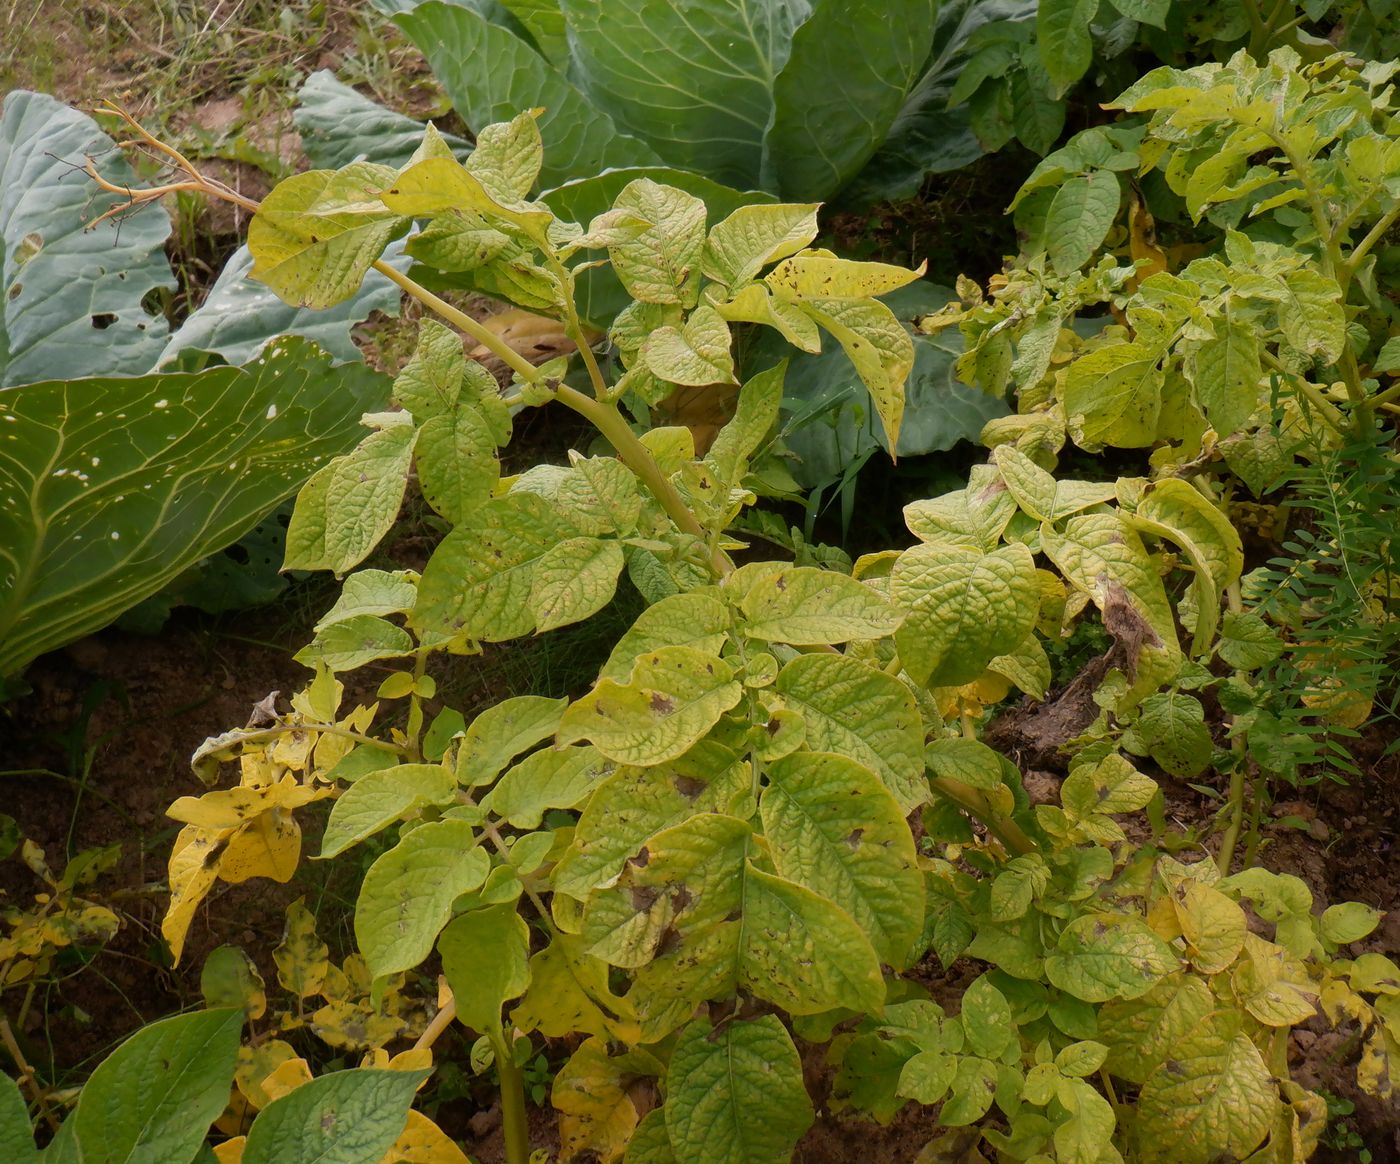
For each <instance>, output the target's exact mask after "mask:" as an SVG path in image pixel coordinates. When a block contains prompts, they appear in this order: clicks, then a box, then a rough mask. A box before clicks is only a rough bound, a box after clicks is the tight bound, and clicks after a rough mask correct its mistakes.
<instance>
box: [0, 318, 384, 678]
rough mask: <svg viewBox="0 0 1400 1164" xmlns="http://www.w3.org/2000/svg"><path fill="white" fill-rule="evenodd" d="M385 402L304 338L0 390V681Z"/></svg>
mask: <svg viewBox="0 0 1400 1164" xmlns="http://www.w3.org/2000/svg"><path fill="white" fill-rule="evenodd" d="M387 395H388V379H387V377H385V376H383V375H381V374H379V373H377V372H373V371H370V370H369V369H368V368H365V367H364V366H362V365H343V366H339V367H337V366H333V365H332V364H331V362H330V360H329V359H328V358H327V357H326V356H325V354H324V353H322V352H320V351H319V350H318V349H317V348H315V347H314V346H313V345H311V344H309V343H307V342H306V341H304V340H302V339H297V338H289V339H281V340H277V341H276V342H274V343H273V344H272V345H270V346H269V347H268V348H267V349H265V350H264V352H263V354H262V355H261V356H260V357H259V358H258V359H257V360H255V361H254V362H253V363H252V364H250V365H249V366H247V367H244V368H233V367H219V368H212V369H209V370H207V371H204V372H197V373H169V374H164V375H147V376H140V377H94V378H89V379H84V380H78V381H53V382H48V383H39V384H28V385H24V386H23V387H19V388H12V389H8V390H5V391H3V392H0V677H4V676H13V675H15V674H17V673H18V672H19V671H20V669H21V668H23V667H24V666H25V665H26V664H27V663H29V662H30V661H31V660H32V659H34V658H35V657H37V656H38V655H40V654H42V653H43V652H45V651H49V650H52V649H54V648H55V647H59V646H62V645H63V644H65V643H68V642H71V641H73V640H74V639H77V638H80V637H81V636H82V635H84V634H87V633H89V632H91V631H94V630H97V629H98V628H100V627H102V626H105V625H106V624H107V623H109V622H111V621H112V620H113V619H114V618H116V617H117V615H119V614H121V613H122V612H123V611H124V610H126V609H127V608H129V607H131V606H134V605H135V604H136V603H138V602H140V601H141V600H142V599H144V598H146V597H147V596H149V595H151V594H153V593H155V592H156V591H157V590H159V589H160V588H161V587H162V586H163V585H164V584H165V583H166V582H167V581H169V580H170V579H172V578H174V577H176V576H177V575H179V574H180V573H181V572H182V571H184V570H185V569H186V568H188V567H189V566H190V565H192V564H193V563H194V562H196V561H198V560H199V559H200V558H203V557H204V556H205V555H207V554H210V553H213V552H214V551H215V550H218V549H221V548H222V547H224V546H226V545H228V544H229V543H230V542H232V541H234V540H235V539H236V538H237V537H238V536H239V535H240V534H242V533H243V532H244V531H245V530H247V529H248V528H249V527H250V526H252V525H253V524H254V523H255V522H256V521H257V520H258V518H260V517H261V516H262V515H263V514H265V513H267V512H268V510H270V509H271V508H272V507H273V506H275V505H277V504H278V502H280V501H282V500H283V499H284V498H286V497H288V496H290V495H291V494H292V493H294V492H295V491H296V490H297V489H298V488H300V486H301V484H302V483H303V482H304V481H305V480H306V479H307V477H308V476H310V474H311V473H312V472H313V471H314V469H315V468H316V466H317V465H319V464H323V463H324V462H325V461H326V460H328V459H329V458H330V457H333V456H335V455H337V454H339V453H342V452H344V451H345V450H346V449H348V448H349V447H351V446H352V445H353V444H354V443H355V441H356V440H357V438H358V436H359V429H358V421H359V418H360V416H361V415H362V414H363V413H364V412H366V411H368V410H372V409H375V408H379V407H381V406H382V405H383V403H384V401H385V399H386V397H387Z"/></svg>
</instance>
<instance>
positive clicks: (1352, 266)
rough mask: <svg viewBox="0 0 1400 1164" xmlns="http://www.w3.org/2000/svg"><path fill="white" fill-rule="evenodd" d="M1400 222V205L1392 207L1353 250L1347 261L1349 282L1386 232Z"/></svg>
mask: <svg viewBox="0 0 1400 1164" xmlns="http://www.w3.org/2000/svg"><path fill="white" fill-rule="evenodd" d="M1397 220H1400V203H1397V204H1396V205H1395V206H1392V207H1391V208H1390V209H1389V210H1388V211H1387V212H1386V213H1385V214H1383V215H1382V216H1381V217H1380V218H1379V219H1378V220H1377V222H1376V224H1375V225H1374V226H1373V227H1371V229H1370V230H1369V231H1368V232H1367V233H1366V237H1365V238H1363V239H1362V240H1361V241H1360V242H1359V243H1357V244H1356V246H1354V247H1353V248H1352V251H1351V254H1350V255H1349V256H1348V258H1347V260H1346V264H1345V265H1346V272H1347V280H1348V282H1350V280H1351V278H1352V276H1353V275H1355V274H1356V272H1357V271H1358V270H1359V269H1360V267H1361V260H1362V259H1364V258H1365V257H1366V256H1367V255H1368V254H1369V253H1370V251H1371V248H1372V247H1374V246H1375V245H1376V244H1377V243H1378V242H1380V241H1381V239H1383V238H1384V237H1385V236H1386V232H1387V231H1389V230H1390V228H1391V227H1392V226H1394V225H1395V223H1396V221H1397Z"/></svg>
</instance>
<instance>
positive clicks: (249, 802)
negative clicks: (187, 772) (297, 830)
mask: <svg viewBox="0 0 1400 1164" xmlns="http://www.w3.org/2000/svg"><path fill="white" fill-rule="evenodd" d="M325 795H326V792H325V790H324V789H317V788H312V787H308V786H305V785H302V784H299V783H297V781H296V779H295V777H292V776H287V777H284V778H283V779H282V780H279V781H278V782H277V783H276V784H270V785H265V786H263V787H257V788H244V787H240V788H228V789H224V790H222V791H219V792H206V793H205V794H204V795H203V796H182V797H180V798H179V799H178V800H177V801H175V803H174V804H172V805H171V806H170V807H169V808H168V809H166V810H165V815H166V816H168V817H171V818H173V819H174V820H178V821H181V822H182V823H184V824H187V825H196V826H198V827H199V828H202V829H213V830H218V829H236V828H240V827H241V826H243V825H245V824H247V823H248V822H249V821H251V820H253V819H254V818H255V817H257V816H258V815H260V814H261V813H264V812H268V811H270V810H271V809H274V808H285V809H291V808H300V807H301V806H302V805H304V804H310V803H311V802H312V801H313V800H319V799H320V798H321V797H322V796H325Z"/></svg>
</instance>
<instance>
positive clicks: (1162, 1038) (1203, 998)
mask: <svg viewBox="0 0 1400 1164" xmlns="http://www.w3.org/2000/svg"><path fill="white" fill-rule="evenodd" d="M1214 1007H1215V999H1214V997H1213V996H1212V995H1211V992H1210V988H1209V987H1208V986H1207V985H1206V984H1205V983H1204V982H1203V981H1202V980H1201V979H1200V978H1198V977H1196V976H1195V975H1190V974H1174V975H1172V976H1171V977H1169V978H1166V979H1163V980H1162V981H1161V982H1159V983H1157V984H1156V985H1155V986H1153V987H1152V989H1150V990H1149V991H1147V993H1145V994H1143V995H1140V996H1139V997H1137V998H1134V999H1128V1000H1116V1001H1112V1002H1109V1003H1106V1004H1105V1005H1104V1006H1103V1007H1102V1009H1101V1010H1100V1011H1099V1023H1098V1038H1099V1039H1100V1040H1101V1041H1102V1042H1104V1043H1105V1044H1106V1045H1107V1046H1108V1060H1107V1066H1108V1069H1109V1071H1111V1072H1112V1073H1113V1074H1114V1075H1117V1076H1119V1077H1120V1078H1123V1079H1126V1080H1128V1082H1130V1083H1137V1084H1141V1083H1144V1082H1146V1080H1147V1077H1148V1076H1149V1075H1151V1074H1152V1072H1153V1071H1154V1070H1156V1068H1157V1067H1158V1065H1159V1064H1161V1063H1162V1062H1163V1061H1164V1060H1165V1059H1166V1058H1167V1056H1168V1054H1169V1053H1170V1052H1171V1049H1172V1047H1173V1046H1174V1045H1175V1044H1176V1043H1177V1042H1178V1041H1179V1040H1180V1039H1182V1038H1184V1037H1185V1036H1186V1035H1188V1034H1189V1033H1190V1032H1191V1031H1193V1030H1195V1029H1196V1027H1197V1026H1198V1025H1199V1024H1200V1022H1201V1020H1202V1019H1203V1018H1205V1016H1206V1015H1207V1014H1209V1013H1210V1012H1211V1010H1213V1009H1214Z"/></svg>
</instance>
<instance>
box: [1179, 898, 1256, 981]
mask: <svg viewBox="0 0 1400 1164" xmlns="http://www.w3.org/2000/svg"><path fill="white" fill-rule="evenodd" d="M1167 892H1168V894H1169V896H1170V897H1171V902H1172V905H1173V906H1174V907H1175V909H1176V917H1177V922H1178V923H1179V924H1180V926H1181V934H1182V937H1184V938H1185V939H1186V942H1187V945H1188V947H1189V950H1188V953H1189V954H1190V957H1191V964H1192V965H1193V966H1195V967H1196V969H1197V970H1199V971H1201V972H1202V973H1203V974H1219V973H1220V972H1221V971H1222V970H1224V969H1226V967H1228V966H1229V965H1230V964H1231V963H1232V962H1233V961H1234V960H1235V958H1236V957H1238V956H1239V952H1240V950H1241V949H1243V948H1244V943H1245V940H1246V937H1247V930H1248V923H1247V922H1246V920H1245V916H1244V910H1242V909H1241V908H1240V907H1239V906H1238V905H1236V904H1235V903H1234V902H1233V901H1231V900H1230V899H1229V898H1228V897H1226V896H1225V895H1224V894H1223V893H1221V892H1220V890H1218V889H1212V888H1211V887H1210V886H1209V885H1203V884H1202V883H1201V882H1199V881H1197V880H1196V879H1195V878H1193V877H1182V878H1180V879H1178V880H1176V881H1175V882H1172V881H1169V882H1168V890H1167Z"/></svg>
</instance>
